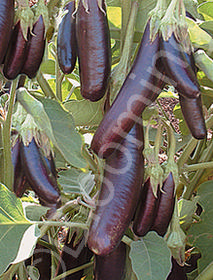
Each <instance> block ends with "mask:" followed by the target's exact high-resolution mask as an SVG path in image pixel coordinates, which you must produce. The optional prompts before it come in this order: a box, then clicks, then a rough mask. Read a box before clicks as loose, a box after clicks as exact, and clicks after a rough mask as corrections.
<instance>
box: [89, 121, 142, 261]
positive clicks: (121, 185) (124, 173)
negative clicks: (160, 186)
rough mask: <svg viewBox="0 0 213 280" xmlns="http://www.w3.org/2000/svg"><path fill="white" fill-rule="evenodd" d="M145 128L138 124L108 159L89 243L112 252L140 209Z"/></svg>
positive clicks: (96, 250)
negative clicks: (137, 207) (137, 209)
mask: <svg viewBox="0 0 213 280" xmlns="http://www.w3.org/2000/svg"><path fill="white" fill-rule="evenodd" d="M142 149H143V127H142V126H141V125H139V124H137V123H136V124H135V125H134V126H133V128H132V129H131V131H130V132H129V134H128V135H127V136H126V138H125V139H124V140H123V142H122V143H121V145H120V146H119V149H116V150H115V152H114V153H113V154H112V155H111V156H110V157H109V158H107V160H106V162H105V170H104V178H103V182H102V186H101V190H100V195H99V199H98V205H97V207H96V209H95V211H94V213H93V220H92V222H91V225H90V229H89V236H88V246H89V248H90V249H91V250H92V251H93V252H94V253H95V254H96V255H101V256H104V255H107V254H110V253H111V252H112V251H113V250H114V249H115V248H116V246H118V244H119V243H120V241H121V239H122V237H123V235H124V233H125V231H126V229H127V228H128V226H129V224H130V222H131V220H132V218H133V215H134V213H135V210H136V206H137V202H138V200H139V196H140V191H141V185H142V181H143V172H144V159H143V155H142Z"/></svg>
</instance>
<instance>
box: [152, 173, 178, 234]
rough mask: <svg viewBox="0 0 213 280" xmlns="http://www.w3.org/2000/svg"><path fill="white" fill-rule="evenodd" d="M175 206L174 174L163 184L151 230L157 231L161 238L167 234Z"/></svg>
mask: <svg viewBox="0 0 213 280" xmlns="http://www.w3.org/2000/svg"><path fill="white" fill-rule="evenodd" d="M174 206H175V182H174V178H173V175H172V172H170V173H169V175H168V177H167V178H166V179H165V181H164V182H163V187H162V192H161V194H160V201H159V206H158V209H157V214H156V216H155V220H154V223H153V225H152V227H151V229H150V230H154V231H156V232H157V233H158V234H159V235H160V236H164V235H165V234H166V231H167V228H168V226H169V223H170V221H171V218H172V214H173V211H174Z"/></svg>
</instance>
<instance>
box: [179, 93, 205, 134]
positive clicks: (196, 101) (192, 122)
mask: <svg viewBox="0 0 213 280" xmlns="http://www.w3.org/2000/svg"><path fill="white" fill-rule="evenodd" d="M179 101H180V106H181V110H182V113H183V117H184V119H185V121H186V124H187V126H188V128H189V130H190V132H191V134H192V136H193V137H194V138H196V139H204V138H205V137H206V136H207V131H206V125H205V119H204V116H203V108H202V100H201V96H199V97H198V98H187V97H184V96H181V95H179Z"/></svg>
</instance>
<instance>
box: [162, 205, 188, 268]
mask: <svg viewBox="0 0 213 280" xmlns="http://www.w3.org/2000/svg"><path fill="white" fill-rule="evenodd" d="M164 238H165V240H166V242H167V246H168V247H169V249H170V250H171V254H172V256H173V258H174V259H175V260H176V261H177V263H178V264H179V265H180V266H183V265H184V263H185V243H186V235H185V233H184V232H183V230H182V229H181V227H180V222H179V215H178V206H177V200H176V202H175V209H174V213H173V216H172V220H171V222H170V226H169V229H168V231H167V233H166V235H165V237H164Z"/></svg>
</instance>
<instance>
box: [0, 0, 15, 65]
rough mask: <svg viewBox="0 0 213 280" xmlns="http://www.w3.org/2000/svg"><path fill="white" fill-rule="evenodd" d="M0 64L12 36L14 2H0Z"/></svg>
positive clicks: (3, 0) (5, 0) (9, 0)
mask: <svg viewBox="0 0 213 280" xmlns="http://www.w3.org/2000/svg"><path fill="white" fill-rule="evenodd" d="M0 15H1V17H0V42H1V44H0V64H2V62H3V60H4V58H5V55H6V52H7V49H8V45H9V41H10V37H11V34H12V27H13V20H14V0H1V1H0Z"/></svg>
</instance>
